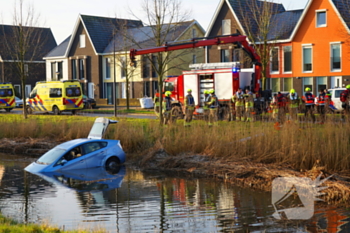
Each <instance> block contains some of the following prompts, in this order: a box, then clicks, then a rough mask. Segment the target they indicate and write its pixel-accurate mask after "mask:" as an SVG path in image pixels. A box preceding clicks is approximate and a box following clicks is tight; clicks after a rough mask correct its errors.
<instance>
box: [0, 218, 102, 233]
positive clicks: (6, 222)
mask: <svg viewBox="0 0 350 233" xmlns="http://www.w3.org/2000/svg"><path fill="white" fill-rule="evenodd" d="M0 232H6V233H20V232H26V233H88V232H90V233H104V232H106V231H105V230H102V229H101V230H100V229H95V230H83V229H81V230H74V231H64V230H62V229H60V228H58V227H54V226H50V224H41V225H38V224H21V223H18V222H16V221H14V220H12V219H9V218H6V217H4V216H2V215H1V214H0Z"/></svg>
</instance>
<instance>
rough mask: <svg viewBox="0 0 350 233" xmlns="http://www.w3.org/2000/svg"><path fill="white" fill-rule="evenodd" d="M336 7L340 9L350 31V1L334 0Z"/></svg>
mask: <svg viewBox="0 0 350 233" xmlns="http://www.w3.org/2000/svg"><path fill="white" fill-rule="evenodd" d="M332 2H333V4H334V5H335V7H336V8H337V9H338V11H339V14H340V15H341V17H342V18H343V20H344V22H345V24H346V25H347V27H348V29H350V5H349V1H345V0H332Z"/></svg>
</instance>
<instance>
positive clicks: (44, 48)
mask: <svg viewBox="0 0 350 233" xmlns="http://www.w3.org/2000/svg"><path fill="white" fill-rule="evenodd" d="M22 28H23V33H24V36H25V37H26V40H27V43H26V44H27V45H28V48H26V49H27V53H26V55H25V58H24V59H25V60H34V61H42V60H43V57H44V56H45V54H47V53H48V52H49V51H51V50H52V49H53V48H55V47H56V46H57V43H56V40H55V38H54V36H53V34H52V31H51V29H50V28H40V27H26V26H23V27H22ZM19 29H20V27H19V26H12V25H0V41H1V42H2V43H0V55H1V57H2V59H4V60H17V58H16V49H15V48H16V47H17V46H18V42H16V41H18V32H19ZM6 41H7V44H8V45H9V46H5V44H6V43H5V42H6Z"/></svg>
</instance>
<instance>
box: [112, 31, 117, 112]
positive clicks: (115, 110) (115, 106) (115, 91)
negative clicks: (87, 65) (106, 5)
mask: <svg viewBox="0 0 350 233" xmlns="http://www.w3.org/2000/svg"><path fill="white" fill-rule="evenodd" d="M114 37H115V31H114V33H113V63H114V64H113V67H114V68H113V69H114V72H113V73H114V75H113V77H114V80H113V99H114V117H117V88H116V69H115V66H116V64H115V38H114Z"/></svg>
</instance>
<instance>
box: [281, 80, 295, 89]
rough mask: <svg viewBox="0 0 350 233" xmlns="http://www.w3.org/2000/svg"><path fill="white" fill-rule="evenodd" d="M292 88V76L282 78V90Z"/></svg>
mask: <svg viewBox="0 0 350 233" xmlns="http://www.w3.org/2000/svg"><path fill="white" fill-rule="evenodd" d="M292 88H293V80H292V78H284V79H283V91H285V92H287V91H288V92H289V91H290V89H292Z"/></svg>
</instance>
